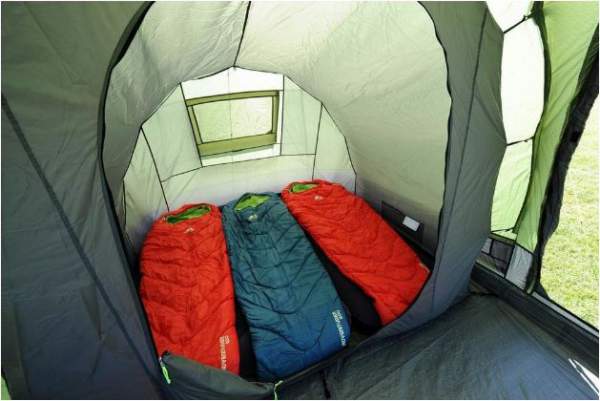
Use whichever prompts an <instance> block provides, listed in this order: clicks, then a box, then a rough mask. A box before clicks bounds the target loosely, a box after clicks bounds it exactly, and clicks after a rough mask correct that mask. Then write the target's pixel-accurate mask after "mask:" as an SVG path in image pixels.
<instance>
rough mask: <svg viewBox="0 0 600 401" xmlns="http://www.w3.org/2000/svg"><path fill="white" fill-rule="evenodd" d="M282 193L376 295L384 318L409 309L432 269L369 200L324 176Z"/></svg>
mask: <svg viewBox="0 0 600 401" xmlns="http://www.w3.org/2000/svg"><path fill="white" fill-rule="evenodd" d="M281 197H282V198H283V201H284V202H285V203H286V205H287V207H288V209H289V210H290V212H291V213H292V215H293V216H294V217H295V218H296V220H297V221H298V223H299V224H300V225H301V226H302V227H303V228H304V229H305V230H306V231H307V232H308V234H309V235H310V236H311V237H312V238H313V240H314V241H315V242H316V243H317V245H318V246H319V247H320V248H321V249H322V250H323V252H324V253H325V254H326V255H327V257H328V258H329V259H330V260H331V261H332V262H333V263H334V264H335V265H336V266H337V268H338V269H339V270H340V271H341V272H342V274H343V275H345V276H346V277H347V278H348V279H349V280H350V281H352V282H353V283H355V284H356V285H358V286H359V287H360V288H361V289H362V290H363V291H364V292H365V293H366V294H367V296H369V297H370V298H372V300H373V304H374V306H375V309H376V310H377V313H378V314H379V317H380V319H381V322H382V323H383V324H387V323H389V322H391V321H392V320H394V319H395V318H397V317H398V316H400V315H401V314H402V313H403V312H404V311H405V310H406V308H407V307H408V306H409V305H410V303H411V302H412V301H413V300H414V299H415V297H416V296H417V295H418V293H419V291H420V290H421V287H423V284H424V283H425V280H427V277H428V275H429V270H428V269H427V267H425V265H423V264H422V263H421V261H420V260H419V257H418V256H417V255H416V254H415V252H414V251H413V250H412V249H411V248H410V247H409V246H408V245H407V244H406V243H405V242H404V240H402V238H400V236H399V235H398V234H397V233H396V232H395V231H394V230H393V229H392V228H391V227H390V226H389V225H388V224H387V223H386V222H385V221H384V220H383V218H381V216H379V214H377V213H376V212H375V211H374V210H373V209H372V208H371V207H370V206H369V205H368V204H367V203H366V202H365V201H364V200H362V199H361V198H359V197H357V196H355V195H354V194H352V193H350V192H348V191H347V190H346V189H345V188H344V187H343V186H341V185H339V184H332V183H330V182H327V181H323V180H314V181H306V182H296V183H292V184H290V185H288V186H287V187H286V188H284V190H283V191H282V193H281Z"/></svg>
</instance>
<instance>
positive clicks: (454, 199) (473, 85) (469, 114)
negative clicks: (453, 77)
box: [431, 7, 488, 309]
mask: <svg viewBox="0 0 600 401" xmlns="http://www.w3.org/2000/svg"><path fill="white" fill-rule="evenodd" d="M487 19H488V9H487V7H486V8H485V12H484V14H483V20H482V22H481V28H480V30H479V43H478V45H477V64H475V71H474V72H473V82H472V84H471V100H470V102H469V112H468V117H467V127H466V133H465V138H464V140H463V146H462V152H461V157H460V163H459V167H458V174H457V175H456V180H455V181H456V182H455V185H454V194H453V195H452V202H451V204H450V210H449V214H448V215H452V212H453V211H454V202H455V201H456V194H457V188H456V186H457V184H458V181H459V179H460V175H461V173H462V167H463V163H464V156H465V147H466V145H467V142H468V139H469V134H470V132H471V113H472V111H473V102H474V100H475V88H476V86H477V75H478V74H479V62H480V60H481V45H482V43H483V32H484V29H485V25H486V22H487ZM434 25H435V23H434ZM442 47H443V46H442ZM449 73H450V71H448V74H449ZM447 235H448V226H446V227H445V232H444V242H443V243H442V249H441V250H440V254H443V252H444V250H445V245H446V237H447ZM438 241H439V238H438ZM436 253H437V252H436ZM434 270H435V271H434V272H433V278H432V279H433V285H432V292H431V300H432V303H431V308H432V309H433V308H434V305H435V293H436V287H437V286H436V283H437V277H438V275H439V270H440V269H439V268H438V269H434Z"/></svg>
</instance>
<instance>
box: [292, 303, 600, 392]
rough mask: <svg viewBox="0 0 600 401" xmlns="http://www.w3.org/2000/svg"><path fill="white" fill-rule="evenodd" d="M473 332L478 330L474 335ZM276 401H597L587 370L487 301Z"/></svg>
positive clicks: (369, 349) (371, 348) (361, 353)
mask: <svg viewBox="0 0 600 401" xmlns="http://www.w3.org/2000/svg"><path fill="white" fill-rule="evenodd" d="M473 327H477V330H473ZM467 333H468V334H467ZM360 348H361V349H359V350H357V351H356V352H355V353H353V354H352V355H350V356H349V357H347V358H342V359H341V360H340V361H338V362H337V363H336V364H335V365H334V366H332V367H330V368H328V369H326V370H325V371H324V372H323V373H319V374H316V375H312V376H310V377H307V378H305V379H303V380H302V381H300V382H297V383H293V384H290V385H289V386H284V387H282V389H281V392H280V393H281V394H280V395H281V398H283V399H324V398H330V399H375V398H377V399H597V398H598V394H599V392H598V391H599V389H598V387H597V384H594V383H593V381H591V380H590V378H591V377H592V376H593V374H592V373H591V369H592V368H591V367H589V366H585V362H583V361H582V360H581V358H579V357H578V355H576V354H574V353H573V352H572V351H570V350H569V349H568V348H567V347H565V346H564V344H561V343H559V342H558V341H557V340H555V339H554V338H552V337H550V336H549V335H548V334H547V333H545V332H544V331H543V330H542V329H540V328H539V327H538V326H536V325H535V324H534V323H532V322H531V321H530V320H528V319H527V318H526V317H524V316H523V315H521V314H520V313H519V312H518V311H516V310H515V309H514V308H512V307H511V306H509V305H507V304H506V303H505V302H504V301H502V300H500V299H498V298H496V297H495V296H492V295H472V296H470V297H468V298H467V299H465V300H464V301H462V302H461V303H459V304H457V305H455V306H454V307H453V308H451V309H450V310H448V311H447V312H446V313H445V314H444V315H442V316H441V317H440V318H439V319H437V320H436V321H434V322H431V323H429V324H427V325H426V326H424V327H423V328H421V329H419V330H418V331H415V332H409V333H406V334H404V335H396V336H393V337H389V338H386V339H382V340H377V341H376V342H374V343H372V344H370V345H368V346H365V347H362V346H361V347H360Z"/></svg>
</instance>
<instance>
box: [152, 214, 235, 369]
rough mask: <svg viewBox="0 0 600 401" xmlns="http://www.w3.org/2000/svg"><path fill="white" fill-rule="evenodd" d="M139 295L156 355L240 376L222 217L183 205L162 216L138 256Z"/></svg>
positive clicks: (229, 272)
mask: <svg viewBox="0 0 600 401" xmlns="http://www.w3.org/2000/svg"><path fill="white" fill-rule="evenodd" d="M140 264H141V273H142V278H141V285H140V294H141V298H142V302H143V304H144V308H145V310H146V313H147V315H148V320H149V322H150V328H151V331H152V337H153V338H154V343H155V345H156V348H157V350H158V353H159V355H162V353H163V352H165V351H169V352H173V353H175V354H178V355H182V356H185V357H186V358H189V359H192V360H195V361H197V362H200V363H203V364H205V365H210V366H213V367H216V368H219V369H226V370H228V371H230V372H233V373H236V374H237V373H239V365H240V355H239V344H238V335H237V333H236V328H235V299H234V293H233V281H232V277H231V270H230V267H229V259H228V258H227V250H226V244H225V236H224V234H223V227H222V225H221V212H220V211H219V209H218V208H217V207H216V206H212V205H206V204H201V205H186V206H183V207H181V208H180V209H178V210H176V211H173V212H170V213H166V214H164V215H162V216H161V217H160V218H159V219H158V220H157V221H156V222H155V223H154V225H153V226H152V228H151V230H150V232H149V233H148V235H147V237H146V239H145V241H144V246H143V249H142V254H141V262H140Z"/></svg>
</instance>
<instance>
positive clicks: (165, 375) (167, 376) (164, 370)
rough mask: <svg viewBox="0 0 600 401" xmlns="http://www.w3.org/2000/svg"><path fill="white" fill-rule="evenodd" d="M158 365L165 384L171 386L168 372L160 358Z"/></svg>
mask: <svg viewBox="0 0 600 401" xmlns="http://www.w3.org/2000/svg"><path fill="white" fill-rule="evenodd" d="M158 363H159V364H160V370H161V371H162V374H163V376H164V378H165V381H166V382H167V384H171V377H170V376H169V370H168V369H167V366H166V365H165V363H164V362H163V359H162V356H159V357H158Z"/></svg>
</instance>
